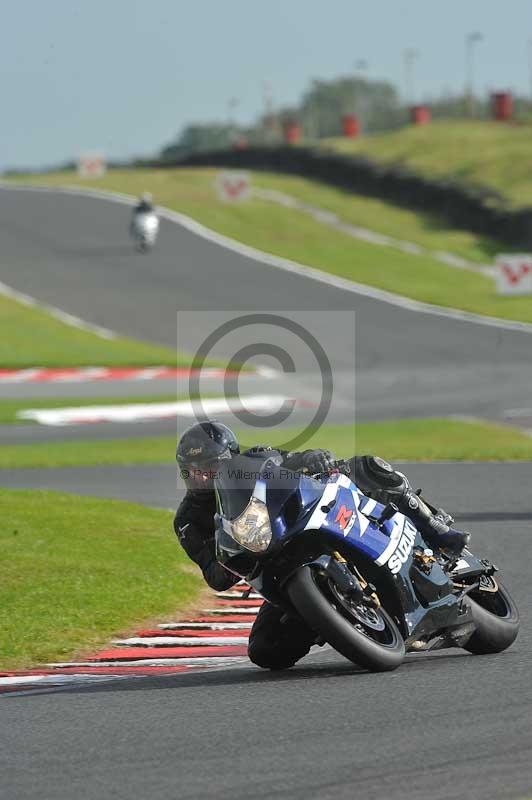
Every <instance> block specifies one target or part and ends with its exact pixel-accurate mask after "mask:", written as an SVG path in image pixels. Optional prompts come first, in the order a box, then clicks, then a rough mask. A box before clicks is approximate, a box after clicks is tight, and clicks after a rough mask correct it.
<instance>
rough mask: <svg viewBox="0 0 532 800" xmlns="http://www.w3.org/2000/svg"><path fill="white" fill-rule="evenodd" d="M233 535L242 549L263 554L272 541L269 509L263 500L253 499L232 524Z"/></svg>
mask: <svg viewBox="0 0 532 800" xmlns="http://www.w3.org/2000/svg"><path fill="white" fill-rule="evenodd" d="M231 535H232V536H233V539H235V540H236V541H237V542H238V543H239V544H241V545H242V547H245V548H246V549H247V550H251V551H252V552H254V553H262V552H263V551H264V550H266V549H267V548H268V545H269V544H270V542H271V540H272V529H271V526H270V517H269V515H268V509H267V508H266V505H265V503H263V502H262V500H259V499H258V498H257V497H252V498H251V500H250V501H249V505H248V506H247V508H246V509H245V511H243V512H242V514H241V515H240V516H239V517H237V519H235V520H233V521H232V522H231Z"/></svg>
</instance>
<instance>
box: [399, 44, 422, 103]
mask: <svg viewBox="0 0 532 800" xmlns="http://www.w3.org/2000/svg"><path fill="white" fill-rule="evenodd" d="M418 58H419V50H416V48H415V47H408V48H407V49H406V50H404V51H403V63H404V69H405V100H406V105H407V106H412V105H414V103H415V100H416V90H415V85H414V64H415V62H416V61H417V60H418Z"/></svg>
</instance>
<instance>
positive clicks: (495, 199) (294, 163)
mask: <svg viewBox="0 0 532 800" xmlns="http://www.w3.org/2000/svg"><path fill="white" fill-rule="evenodd" d="M145 166H151V167H175V166H190V167H192V166H194V167H200V166H201V167H225V168H233V169H254V170H264V171H268V172H277V173H283V174H287V175H299V176H301V177H304V178H310V179H313V180H317V181H320V182H322V183H325V184H328V185H331V186H336V187H338V188H340V189H344V190H346V191H348V192H353V193H355V194H361V195H366V196H368V197H375V198H378V199H380V200H386V201H388V202H391V203H394V204H395V205H399V206H403V207H406V208H410V209H414V210H419V211H425V212H426V211H429V212H432V213H434V214H436V215H439V216H441V217H444V218H445V219H446V220H448V221H449V222H450V223H452V225H454V226H456V227H458V228H465V229H466V230H471V231H475V232H476V233H480V234H484V235H486V236H489V237H492V238H494V239H498V240H500V241H501V242H504V243H506V244H508V245H513V246H519V247H523V246H530V247H532V208H517V209H514V208H505V206H504V201H503V198H502V197H501V196H500V195H498V194H497V192H495V191H493V190H491V189H488V188H483V187H477V186H471V187H468V186H464V185H463V184H458V183H456V182H454V181H450V180H449V181H447V180H436V179H429V178H425V177H423V176H421V175H418V174H416V173H414V172H412V171H410V170H408V169H406V168H403V167H401V166H396V165H383V164H379V163H377V162H375V161H372V160H370V159H367V158H364V157H361V156H346V155H344V154H340V153H334V152H332V151H327V150H323V151H322V150H314V149H310V148H305V147H291V146H284V147H250V148H246V149H243V150H219V151H216V152H208V153H197V154H194V155H190V156H187V157H186V158H182V159H175V160H174V159H172V160H167V161H151V162H150V163H149V164H146V163H145Z"/></svg>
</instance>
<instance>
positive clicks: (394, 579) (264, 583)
mask: <svg viewBox="0 0 532 800" xmlns="http://www.w3.org/2000/svg"><path fill="white" fill-rule="evenodd" d="M222 463H223V462H222ZM337 467H338V472H335V473H333V474H331V475H324V476H314V477H309V476H306V475H302V474H301V473H298V472H294V471H290V470H287V469H286V468H283V467H282V465H281V459H280V457H276V455H275V454H269V457H268V458H265V456H264V454H263V455H261V457H260V458H256V457H249V456H238V457H236V458H232V459H230V460H228V461H227V462H225V464H223V466H222V467H221V468H220V470H219V472H218V474H217V477H216V480H215V489H216V496H217V508H218V511H217V514H216V517H215V521H216V544H217V558H218V560H219V561H220V562H221V563H222V564H223V565H224V566H225V567H226V568H227V569H228V570H230V571H231V572H233V573H234V574H236V575H239V576H240V577H242V578H245V580H246V581H247V582H248V583H249V584H250V585H251V586H252V587H253V588H254V589H255V590H256V591H257V592H259V593H260V594H261V595H262V596H263V597H264V598H265V599H266V600H267V601H268V602H270V603H273V604H274V605H277V606H280V607H281V608H283V609H284V610H285V612H286V614H287V615H296V616H299V617H301V618H302V619H303V620H304V621H305V622H306V623H307V625H308V626H309V627H310V628H311V629H312V630H314V631H315V632H316V643H318V644H320V643H321V644H323V643H325V642H328V643H329V644H330V645H332V647H333V648H335V650H337V651H338V652H339V653H341V654H342V655H343V656H345V657H346V658H348V659H349V660H350V661H353V662H354V663H356V664H359V665H361V666H363V667H365V668H367V669H369V670H372V671H382V670H392V669H396V668H397V667H398V666H399V665H400V664H401V662H402V661H403V659H404V656H405V653H406V652H411V651H427V650H435V649H440V648H445V647H463V648H465V649H466V650H469V651H470V652H471V653H477V654H482V653H497V652H500V651H502V650H505V649H506V648H507V647H509V646H510V645H511V644H512V642H513V641H514V639H515V637H516V636H517V633H518V629H519V616H518V612H517V608H516V606H515V603H514V601H513V600H512V598H511V597H510V594H509V593H508V591H507V590H506V589H505V587H504V586H503V584H502V583H501V582H500V581H499V579H498V578H496V577H495V573H496V572H497V568H496V567H495V566H494V565H493V564H491V563H490V562H489V561H487V560H485V559H479V558H477V557H476V556H475V555H473V553H471V552H469V551H468V550H465V551H464V552H463V553H462V555H461V556H460V557H459V558H451V557H450V556H448V555H446V554H445V553H443V552H433V551H432V550H431V549H430V548H429V547H427V544H426V543H425V542H424V541H423V537H422V536H421V534H420V532H419V531H418V530H417V529H416V528H415V527H414V525H413V524H412V523H411V522H410V521H409V520H408V519H407V518H406V517H405V516H403V514H401V513H399V511H398V510H397V507H396V506H395V505H393V504H389V505H388V506H383V505H381V504H379V503H377V502H376V501H375V500H371V499H369V498H368V497H366V496H365V495H364V494H362V493H361V492H360V491H359V490H358V489H357V487H356V485H355V484H354V483H352V481H351V480H350V478H349V477H348V475H347V474H344V473H345V472H346V469H345V463H344V462H337ZM342 469H343V470H344V471H343V472H342Z"/></svg>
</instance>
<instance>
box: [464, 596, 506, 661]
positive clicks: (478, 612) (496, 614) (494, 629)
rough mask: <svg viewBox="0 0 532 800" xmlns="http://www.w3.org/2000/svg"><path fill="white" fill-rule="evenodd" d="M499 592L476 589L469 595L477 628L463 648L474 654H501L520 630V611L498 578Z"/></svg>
mask: <svg viewBox="0 0 532 800" xmlns="http://www.w3.org/2000/svg"><path fill="white" fill-rule="evenodd" d="M497 586H498V588H497V591H496V592H485V591H477V592H475V594H473V593H472V592H471V593H470V594H469V595H468V602H469V603H470V605H471V611H472V613H473V619H474V621H475V625H476V630H475V632H474V634H473V635H472V636H471V638H470V639H469V641H468V642H467V644H465V645H464V649H465V650H468V651H469V652H470V653H474V654H475V655H487V654H489V653H501V652H502V651H503V650H506V649H507V648H508V647H510V645H511V644H512V643H513V642H514V641H515V639H516V637H517V634H518V632H519V612H518V610H517V606H516V605H515V603H514V601H513V599H512V597H511V595H510V593H509V591H508V590H507V589H506V587H505V586H503V584H502V583H501V582H500V581H497Z"/></svg>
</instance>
